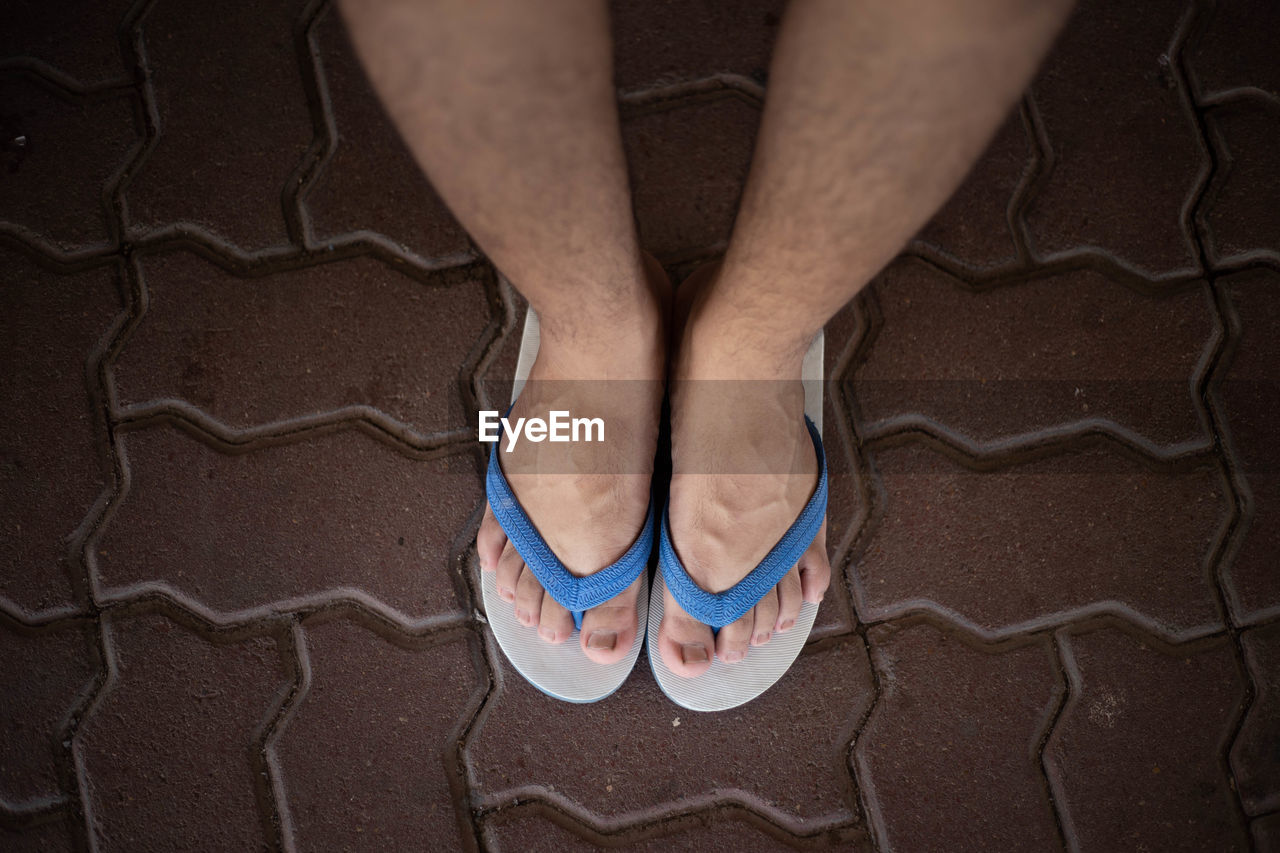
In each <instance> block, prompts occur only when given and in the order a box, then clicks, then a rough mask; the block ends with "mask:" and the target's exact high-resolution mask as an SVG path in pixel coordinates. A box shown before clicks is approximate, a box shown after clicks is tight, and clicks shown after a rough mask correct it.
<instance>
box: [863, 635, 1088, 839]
mask: <svg viewBox="0 0 1280 853" xmlns="http://www.w3.org/2000/svg"><path fill="white" fill-rule="evenodd" d="M867 639H868V642H870V644H871V649H872V659H873V660H874V662H875V665H876V668H877V670H878V671H879V673H880V678H879V684H880V691H881V692H880V702H879V704H878V705H877V706H876V708H875V710H874V711H872V714H871V718H870V719H869V720H868V721H867V725H866V727H865V728H864V729H863V730H862V733H861V735H859V737H858V744H857V752H856V761H857V768H858V769H859V770H860V771H861V772H860V773H859V775H858V779H859V781H860V782H861V784H862V786H863V789H864V791H865V793H866V796H867V799H868V800H871V801H872V804H871V806H870V809H871V810H872V813H873V815H874V816H873V817H872V818H871V819H872V821H873V822H876V823H879V827H878V832H877V835H878V838H879V841H880V846H881V847H882V848H884V849H895V850H944V849H948V850H949V849H961V850H1048V849H1051V848H1056V847H1058V846H1059V845H1060V843H1061V842H1060V841H1059V838H1058V831H1057V827H1056V825H1055V823H1054V815H1053V808H1052V806H1051V805H1050V802H1049V797H1048V791H1047V786H1046V785H1045V781H1044V777H1043V776H1042V775H1041V771H1040V767H1039V760H1038V745H1039V741H1040V736H1041V732H1042V730H1043V728H1044V726H1045V724H1046V722H1047V720H1048V719H1049V715H1050V713H1051V712H1052V710H1053V708H1054V707H1056V705H1057V703H1058V701H1059V696H1060V694H1061V692H1062V689H1063V686H1062V685H1061V684H1060V683H1059V680H1058V677H1057V675H1056V674H1055V671H1054V669H1055V668H1054V664H1053V652H1052V650H1051V649H1050V647H1049V645H1048V643H1047V642H1038V643H1035V644H1032V645H1024V646H1021V647H1018V648H1015V649H1011V650H1003V651H999V652H995V651H988V650H981V649H978V648H974V647H973V646H970V645H967V644H965V643H964V641H963V640H961V639H959V638H958V637H956V636H954V635H948V634H946V633H943V632H942V631H939V630H938V629H937V628H935V627H933V626H930V625H927V624H917V625H914V626H911V627H908V628H899V627H897V626H893V625H881V626H876V627H875V628H872V629H871V631H870V632H869V633H868V637H867ZM922 791H928V792H929V795H928V799H929V807H928V808H920V807H919V803H920V794H921V792H922Z"/></svg>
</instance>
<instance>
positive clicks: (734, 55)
mask: <svg viewBox="0 0 1280 853" xmlns="http://www.w3.org/2000/svg"><path fill="white" fill-rule="evenodd" d="M609 6H610V13H611V24H612V30H613V43H614V78H615V80H616V82H617V85H618V88H619V89H621V90H622V91H624V92H630V91H634V90H637V89H645V88H653V87H658V86H662V85H664V84H669V83H676V82H681V81H689V80H700V79H703V78H705V77H710V76H711V75H713V74H723V73H728V74H738V75H741V76H744V77H748V78H751V79H753V80H757V81H759V82H763V81H764V78H765V77H766V75H767V74H768V67H769V56H770V54H771V53H772V50H773V42H774V39H775V37H776V36H777V31H778V23H779V22H780V20H781V17H782V12H783V10H784V9H785V8H786V3H785V2H784V0H747V2H742V3H735V4H734V5H732V6H723V5H721V4H719V3H714V2H708V0H695V2H679V0H659V2H656V3H655V2H652V0H612V2H611V3H610V4H609Z"/></svg>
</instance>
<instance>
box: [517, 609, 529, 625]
mask: <svg viewBox="0 0 1280 853" xmlns="http://www.w3.org/2000/svg"><path fill="white" fill-rule="evenodd" d="M516 618H517V619H519V620H520V621H521V622H527V621H528V620H529V614H528V613H526V612H525V611H523V610H521V609H520V608H519V607H517V608H516Z"/></svg>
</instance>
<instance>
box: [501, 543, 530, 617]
mask: <svg viewBox="0 0 1280 853" xmlns="http://www.w3.org/2000/svg"><path fill="white" fill-rule="evenodd" d="M496 571H497V574H498V577H497V585H498V597H499V598H501V599H502V600H503V601H510V602H514V601H515V600H516V582H517V581H519V580H520V573H521V572H523V571H524V560H523V559H521V557H520V554H519V553H517V552H516V549H515V546H513V545H512V544H511V543H510V542H507V544H506V545H503V546H502V555H501V556H500V557H498V567H497V569H496Z"/></svg>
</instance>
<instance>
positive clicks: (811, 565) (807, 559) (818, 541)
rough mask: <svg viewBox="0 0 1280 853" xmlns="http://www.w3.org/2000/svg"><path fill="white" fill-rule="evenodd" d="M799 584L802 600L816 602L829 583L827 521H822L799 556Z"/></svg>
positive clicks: (829, 564) (819, 599) (829, 566)
mask: <svg viewBox="0 0 1280 853" xmlns="http://www.w3.org/2000/svg"><path fill="white" fill-rule="evenodd" d="M798 565H799V567H800V585H801V587H802V588H803V591H804V600H805V601H808V602H812V603H813V604H817V603H818V602H819V601H822V596H823V595H824V594H825V593H826V591H827V587H828V586H829V585H830V584H831V562H830V561H829V560H828V559H827V523H826V522H825V521H824V522H822V527H820V528H819V529H818V535H817V536H815V537H814V538H813V542H811V543H809V549H808V550H807V551H805V552H804V554H802V555H801V557H800V562H799V564H798Z"/></svg>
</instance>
